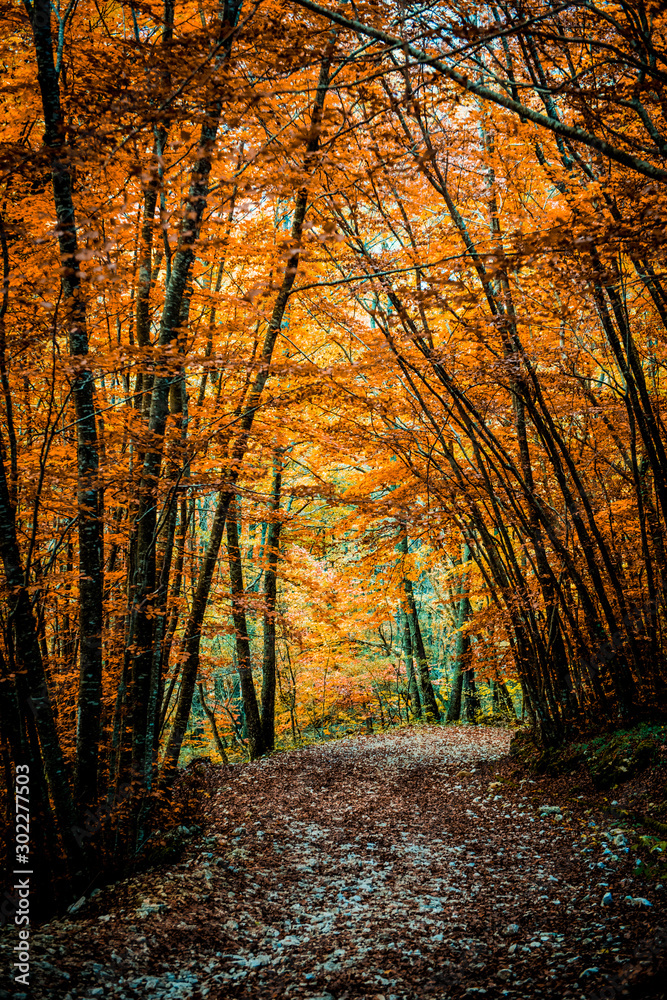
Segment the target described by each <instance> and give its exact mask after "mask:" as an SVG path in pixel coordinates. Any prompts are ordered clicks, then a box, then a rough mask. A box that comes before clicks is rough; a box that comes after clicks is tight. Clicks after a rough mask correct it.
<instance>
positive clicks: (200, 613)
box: [163, 30, 336, 781]
mask: <svg viewBox="0 0 667 1000" xmlns="http://www.w3.org/2000/svg"><path fill="white" fill-rule="evenodd" d="M335 40H336V31H335V30H334V31H333V32H332V33H331V38H330V42H329V45H328V47H327V51H326V53H325V56H324V58H323V60H322V66H321V69H320V76H319V80H318V85H317V92H316V95H315V102H314V106H313V112H312V115H311V123H310V132H309V136H308V140H307V144H306V151H305V157H304V169H303V174H304V184H303V187H302V188H301V190H300V191H299V193H298V195H297V198H296V203H295V207H294V218H293V223H292V233H291V237H292V239H291V247H290V250H289V256H288V259H287V264H286V267H285V271H284V273H283V279H282V283H281V286H280V290H279V291H278V294H277V296H276V300H275V303H274V306H273V312H272V314H271V319H270V320H269V324H268V327H267V331H266V335H265V338H264V343H263V345H262V352H261V355H260V358H259V362H260V365H259V369H258V371H257V374H256V376H255V380H254V382H253V385H252V387H251V389H250V392H249V394H248V398H247V401H246V402H245V404H244V409H243V412H242V415H241V419H240V421H239V438H238V440H237V442H236V444H235V446H234V448H233V449H232V455H231V462H230V473H229V487H228V488H227V489H225V490H223V491H221V493H220V495H219V498H218V504H217V508H216V512H215V517H214V519H213V526H212V528H211V533H210V536H209V541H208V546H207V550H206V555H205V557H204V563H203V565H202V568H201V572H200V574H199V579H198V581H197V588H196V591H195V595H194V599H193V602H192V610H191V613H190V617H189V620H188V624H187V626H186V632H185V637H184V642H183V649H184V653H185V662H184V664H183V672H182V676H181V690H180V695H179V700H178V707H177V710H176V714H175V718H174V724H173V727H172V730H171V734H170V737H169V743H168V746H167V750H166V753H165V758H164V762H163V775H164V780H165V781H169V780H171V778H172V777H173V776H174V774H175V771H176V767H177V765H178V758H179V755H180V752H181V744H182V742H183V737H184V735H185V730H186V727H187V723H188V717H189V715H190V706H191V704H192V695H193V693H194V690H195V684H196V680H197V672H198V670H199V645H200V642H201V629H202V624H203V621H204V615H205V613H206V606H207V603H208V595H209V593H210V589H211V581H212V579H213V571H214V569H215V566H216V564H217V559H218V552H219V550H220V543H221V542H222V535H223V531H224V527H225V521H226V519H227V513H228V510H229V505H230V503H231V502H232V500H233V498H234V485H235V483H236V480H237V478H238V475H239V470H240V467H241V463H242V461H243V458H244V456H245V452H246V449H247V446H248V439H249V436H250V431H251V429H252V425H253V421H254V419H255V413H256V412H257V408H258V406H259V404H260V401H261V398H262V393H263V392H264V387H265V385H266V383H267V380H268V378H269V373H270V365H271V358H272V356H273V349H274V347H275V343H276V340H277V338H278V334H279V332H280V329H281V326H282V321H283V317H284V315H285V309H286V308H287V303H288V300H289V295H290V292H291V290H292V286H293V284H294V280H295V278H296V273H297V269H298V266H299V257H300V252H301V239H302V236H303V223H304V219H305V216H306V209H307V207H308V185H309V182H310V177H311V175H312V173H313V171H314V169H315V167H316V153H317V149H318V146H319V137H320V131H321V127H322V110H323V108H324V99H325V97H326V93H327V90H328V87H329V72H330V68H331V60H332V56H333V50H334V44H335Z"/></svg>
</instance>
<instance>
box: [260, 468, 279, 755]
mask: <svg viewBox="0 0 667 1000" xmlns="http://www.w3.org/2000/svg"><path fill="white" fill-rule="evenodd" d="M281 482H282V457H281V454H280V452H278V451H277V452H275V454H274V456H273V489H272V502H271V521H270V524H269V531H268V538H267V548H268V559H267V564H266V569H265V570H264V650H263V659H262V742H263V746H264V753H271V751H272V750H273V748H274V746H275V741H276V725H275V714H276V712H275V709H276V585H277V574H278V558H279V555H280V548H279V547H280V530H281V528H282V522H281V520H280V490H281Z"/></svg>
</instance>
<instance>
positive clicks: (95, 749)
mask: <svg viewBox="0 0 667 1000" xmlns="http://www.w3.org/2000/svg"><path fill="white" fill-rule="evenodd" d="M30 20H31V25H32V33H33V39H34V44H35V57H36V61H37V80H38V83H39V89H40V93H41V98H42V108H43V111H44V145H45V147H46V150H47V153H48V156H49V160H50V165H51V183H52V188H53V201H54V206H55V211H56V218H57V222H58V229H57V231H58V245H59V249H60V257H61V267H62V298H63V303H64V304H65V309H66V310H67V321H68V325H69V352H70V355H71V357H72V359H73V376H72V396H73V399H74V410H75V414H76V435H77V481H78V489H77V504H78V514H79V517H78V531H79V698H78V707H77V735H76V774H75V796H76V798H77V799H78V800H79V801H81V802H85V803H91V802H94V801H95V799H96V797H97V764H98V757H99V743H100V717H101V701H102V622H103V615H102V597H103V564H104V559H103V551H102V549H103V527H102V519H101V512H102V506H101V496H102V494H101V488H100V485H99V481H98V476H99V449H98V440H97V425H96V422H95V400H94V382H93V373H92V372H91V370H90V368H89V367H88V363H87V361H86V360H85V359H86V355H87V354H88V331H87V328H86V304H85V301H84V298H83V291H82V288H81V280H80V273H81V272H80V263H79V260H78V258H77V254H78V241H77V230H76V218H75V213H74V202H73V199H72V174H71V169H70V166H69V163H68V162H67V152H66V150H65V148H64V142H65V134H64V122H63V117H62V109H61V105H60V86H59V82H58V74H57V72H56V67H55V64H54V60H53V39H52V36H51V9H50V5H49V0H34V3H33V5H32V11H31V14H30ZM28 569H29V567H28Z"/></svg>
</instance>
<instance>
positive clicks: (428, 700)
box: [399, 530, 440, 722]
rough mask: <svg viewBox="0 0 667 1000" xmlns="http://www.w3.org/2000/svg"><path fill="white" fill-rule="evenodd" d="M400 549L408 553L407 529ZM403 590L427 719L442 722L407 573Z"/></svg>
mask: <svg viewBox="0 0 667 1000" xmlns="http://www.w3.org/2000/svg"><path fill="white" fill-rule="evenodd" d="M399 551H400V552H401V553H402V554H403V556H407V554H408V534H407V531H405V530H404V531H403V532H402V533H401V540H400V542H399ZM403 591H404V593H405V603H406V612H405V613H406V616H407V619H408V621H409V623H410V633H411V637H412V649H413V653H414V655H415V657H416V660H417V671H416V672H417V679H418V683H419V687H420V689H421V702H422V708H423V710H424V714H425V715H426V719H427V721H430V722H440V709H439V708H438V703H437V701H436V700H435V692H434V690H433V684H432V683H431V675H430V673H429V669H428V660H427V658H426V650H425V648H424V640H423V639H422V634H421V629H420V627H419V615H418V613H417V605H416V603H415V595H414V591H413V589H412V581H411V580H409V579H408V577H407V575H405V574H404V576H403Z"/></svg>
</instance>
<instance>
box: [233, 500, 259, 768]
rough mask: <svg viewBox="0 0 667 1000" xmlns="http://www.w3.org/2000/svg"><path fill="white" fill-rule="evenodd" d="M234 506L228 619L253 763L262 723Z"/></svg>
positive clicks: (257, 752) (257, 753) (257, 754)
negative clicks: (229, 612) (233, 635)
mask: <svg viewBox="0 0 667 1000" xmlns="http://www.w3.org/2000/svg"><path fill="white" fill-rule="evenodd" d="M236 517H237V503H236V501H235V500H234V501H233V502H232V503H231V504H230V507H229V511H228V516H227V552H228V556H229V578H230V581H231V586H232V619H233V621H234V633H235V638H236V663H237V666H238V671H239V682H240V685H241V698H242V699H243V714H244V716H245V730H246V736H247V738H248V749H249V751H250V759H251V760H256V758H257V757H261V756H262V754H263V753H264V740H263V737H262V723H261V720H260V717H259V705H258V703H257V694H256V692H255V684H254V681H253V678H252V659H251V653H250V640H249V638H248V623H247V620H246V613H245V589H244V587H243V566H242V564H241V548H240V545H239V532H238V525H237V522H236Z"/></svg>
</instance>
